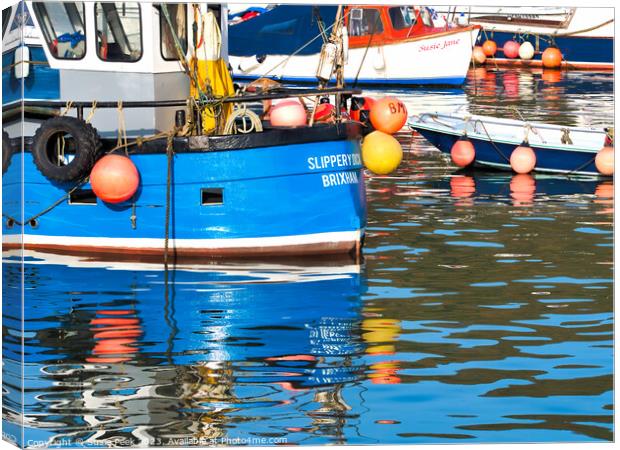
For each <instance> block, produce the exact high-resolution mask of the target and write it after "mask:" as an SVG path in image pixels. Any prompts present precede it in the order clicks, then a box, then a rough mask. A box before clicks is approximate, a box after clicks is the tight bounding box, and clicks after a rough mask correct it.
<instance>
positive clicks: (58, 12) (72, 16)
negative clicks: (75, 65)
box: [33, 2, 86, 59]
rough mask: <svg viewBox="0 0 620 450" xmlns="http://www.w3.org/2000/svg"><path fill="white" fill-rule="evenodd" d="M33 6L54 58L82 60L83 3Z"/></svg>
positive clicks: (84, 39) (84, 35)
mask: <svg viewBox="0 0 620 450" xmlns="http://www.w3.org/2000/svg"><path fill="white" fill-rule="evenodd" d="M33 6H34V13H35V14H36V16H37V20H38V21H39V24H40V26H41V32H42V33H43V37H44V39H45V42H46V43H47V46H48V48H49V50H50V53H51V54H52V55H53V56H54V58H58V59H82V58H83V57H84V54H85V53H86V33H85V32H84V3H82V2H64V3H60V2H45V3H43V2H36V3H33Z"/></svg>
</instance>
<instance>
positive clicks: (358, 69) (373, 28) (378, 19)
mask: <svg viewBox="0 0 620 450" xmlns="http://www.w3.org/2000/svg"><path fill="white" fill-rule="evenodd" d="M380 20H381V15H379V14H377V15H376V16H375V22H374V24H373V27H372V33H370V38H369V39H368V44H367V45H366V49H365V50H364V56H362V60H361V61H360V65H359V67H358V68H357V74H356V75H355V79H354V80H353V88H355V87H356V86H357V81H358V80H359V76H360V73H361V71H362V66H363V65H364V61H365V60H366V55H368V49H369V48H370V44H371V43H372V38H373V37H374V36H375V32H376V31H377V24H378V23H379V22H380Z"/></svg>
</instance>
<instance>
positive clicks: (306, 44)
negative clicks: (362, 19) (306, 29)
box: [261, 11, 350, 78]
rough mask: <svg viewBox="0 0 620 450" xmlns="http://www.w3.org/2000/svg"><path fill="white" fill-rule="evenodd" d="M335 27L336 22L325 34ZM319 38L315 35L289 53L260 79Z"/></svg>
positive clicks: (318, 35)
mask: <svg viewBox="0 0 620 450" xmlns="http://www.w3.org/2000/svg"><path fill="white" fill-rule="evenodd" d="M348 14H350V11H349V12H348V13H347V15H348ZM335 25H336V22H334V23H332V24H331V25H330V26H328V27H327V28H325V32H326V33H327V32H328V31H329V30H331V29H332V28H333V27H334V26H335ZM320 37H321V34H317V35H316V36H314V37H313V38H312V39H310V40H309V41H308V42H306V43H305V44H304V45H302V46H301V47H299V48H298V49H297V50H295V51H294V52H293V53H291V54H290V55H289V56H287V57H286V58H284V59H283V60H282V61H280V62H279V63H278V64H276V65H275V66H273V67H272V68H271V69H269V70H268V71H267V72H266V73H265V74H264V75H263V76H262V77H261V78H265V77H267V75H269V74H270V73H271V72H273V71H274V70H276V69H277V68H278V67H280V66H281V65H282V64H285V63H287V62H288V61H289V60H290V59H291V58H292V57H293V56H296V55H297V54H298V53H299V52H301V51H302V50H303V49H305V48H306V47H308V46H309V45H310V44H312V43H313V42H314V41H316V40H317V39H318V38H320Z"/></svg>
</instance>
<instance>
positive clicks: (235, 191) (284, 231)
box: [2, 125, 366, 257]
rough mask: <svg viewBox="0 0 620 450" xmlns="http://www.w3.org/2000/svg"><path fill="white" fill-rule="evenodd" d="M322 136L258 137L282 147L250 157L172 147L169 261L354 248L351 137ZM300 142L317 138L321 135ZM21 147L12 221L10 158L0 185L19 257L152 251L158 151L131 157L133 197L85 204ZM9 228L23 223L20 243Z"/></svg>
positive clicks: (160, 235)
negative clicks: (21, 250) (21, 249)
mask: <svg viewBox="0 0 620 450" xmlns="http://www.w3.org/2000/svg"><path fill="white" fill-rule="evenodd" d="M323 128H324V134H325V133H326V134H327V135H324V136H323V139H321V138H320V137H317V138H316V139H315V140H314V141H310V138H309V137H308V138H307V142H303V139H302V140H301V141H300V140H299V139H298V137H299V133H300V132H299V130H294V129H290V130H276V131H273V130H272V131H266V132H265V133H261V134H266V133H270V132H271V133H274V132H276V133H279V136H281V137H284V139H283V140H284V141H288V142H282V143H281V145H277V144H275V142H274V144H272V145H268V146H262V147H259V148H230V149H220V150H204V149H191V148H190V147H191V144H189V145H188V144H187V143H186V142H185V143H184V142H182V140H181V141H178V142H177V141H175V146H180V147H182V148H179V149H177V151H176V153H175V155H174V158H173V163H172V167H173V170H172V173H173V175H172V179H171V180H170V182H171V201H170V204H169V208H170V227H169V233H170V235H169V248H170V251H171V253H174V254H176V255H177V256H195V257H203V256H231V257H234V256H244V257H245V256H283V255H300V254H333V253H349V252H354V251H359V249H360V246H361V240H362V238H363V235H364V228H365V223H366V204H365V200H366V199H365V189H364V180H363V175H362V164H361V156H360V147H359V136H358V135H357V134H356V133H357V131H359V129H358V128H355V127H354V128H355V130H353V128H350V127H349V128H347V127H346V126H340V127H336V126H330V125H326V126H325V127H323ZM325 128H327V129H328V130H327V131H325ZM356 130H357V131H356ZM309 134H313V135H317V136H318V135H320V134H321V131H320V128H316V127H315V128H313V129H311V130H308V132H307V135H308V136H309ZM286 136H288V138H286ZM229 138H231V139H234V138H235V137H229ZM214 139H215V140H217V139H220V140H221V139H227V138H226V137H223V138H214ZM248 139H252V138H248ZM313 139H314V138H313ZM189 140H191V138H189ZM295 140H297V143H295ZM276 142H277V140H276ZM26 147H27V150H26V152H24V153H23V174H24V184H23V200H24V202H23V204H24V209H23V213H22V211H21V209H20V203H21V198H22V197H21V189H22V185H21V183H20V174H21V170H22V164H21V161H22V159H21V158H22V154H20V153H15V154H14V155H13V156H12V160H11V163H10V165H9V167H8V170H7V172H6V173H5V174H4V176H3V203H4V204H3V210H4V220H3V225H2V226H3V236H4V237H3V243H4V244H5V246H19V245H21V243H22V242H23V244H24V246H25V247H26V248H32V249H39V250H49V251H63V252H69V253H114V254H126V255H128V256H129V255H132V256H135V255H161V254H162V253H163V251H164V247H165V219H166V207H167V205H166V188H167V181H168V180H167V176H166V174H167V156H166V154H165V153H163V152H159V153H157V152H154V153H147V152H136V153H134V154H131V155H130V156H131V159H132V161H133V162H134V164H135V165H136V167H137V169H138V172H139V173H140V177H141V180H140V187H139V190H138V192H137V193H136V195H135V196H134V198H133V199H132V200H129V201H127V202H125V203H121V204H117V205H111V204H106V203H104V202H102V201H101V200H99V199H95V198H94V197H93V195H92V193H91V192H90V185H89V184H88V183H87V184H84V185H83V186H81V187H80V188H79V190H78V191H77V192H74V193H73V194H71V195H68V193H69V192H70V191H71V189H73V188H74V187H75V183H55V182H50V181H49V180H48V179H47V178H46V177H45V176H44V175H43V174H41V173H40V172H39V170H38V169H37V168H36V166H35V165H34V163H33V159H32V154H31V153H30V151H29V150H28V146H26ZM78 194H79V195H78ZM78 197H80V198H78ZM84 198H90V200H88V201H85V200H84ZM59 199H60V203H59V204H58V205H56V206H54V207H53V208H52V209H51V210H49V211H46V212H44V213H43V214H42V215H40V216H38V214H40V213H41V212H42V211H45V210H46V208H48V207H50V205H54V204H55V203H56V202H58V201H59ZM72 199H73V200H72ZM31 218H34V219H31ZM19 223H24V226H23V235H21V234H20V233H21V227H19V226H18V225H19Z"/></svg>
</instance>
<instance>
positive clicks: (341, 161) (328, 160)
mask: <svg viewBox="0 0 620 450" xmlns="http://www.w3.org/2000/svg"><path fill="white" fill-rule="evenodd" d="M361 164H362V158H361V156H360V155H359V154H357V153H341V154H339V155H324V156H311V157H310V158H308V169H310V170H319V169H333V168H335V167H346V166H359V165H361Z"/></svg>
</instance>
